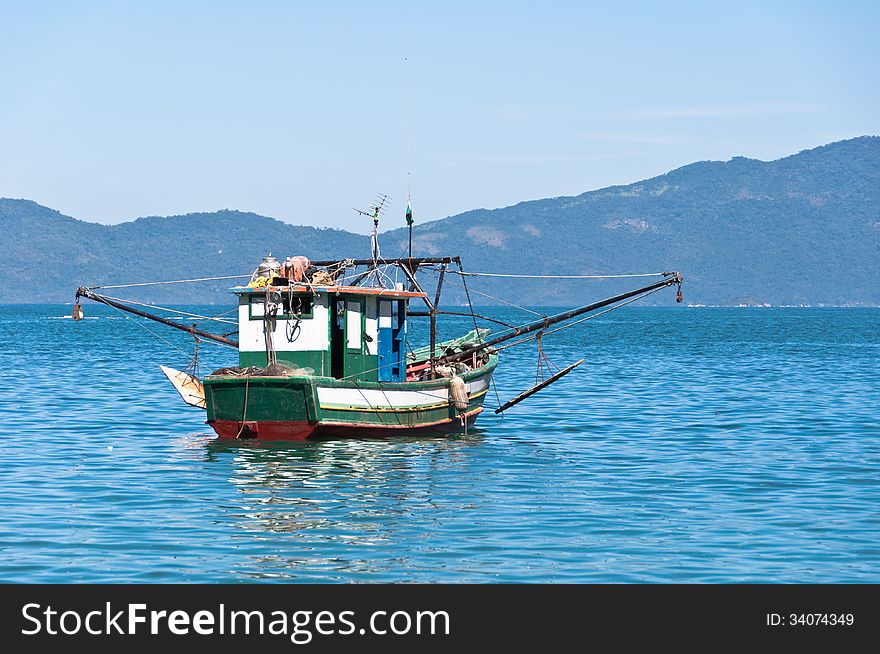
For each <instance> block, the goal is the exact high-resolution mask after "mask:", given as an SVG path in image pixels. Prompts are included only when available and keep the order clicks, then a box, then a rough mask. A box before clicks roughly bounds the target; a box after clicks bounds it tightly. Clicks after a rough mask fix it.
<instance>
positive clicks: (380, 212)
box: [354, 193, 394, 225]
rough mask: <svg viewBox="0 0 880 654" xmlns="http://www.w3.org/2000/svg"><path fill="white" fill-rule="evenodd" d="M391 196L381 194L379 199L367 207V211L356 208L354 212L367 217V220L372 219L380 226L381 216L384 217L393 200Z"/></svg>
mask: <svg viewBox="0 0 880 654" xmlns="http://www.w3.org/2000/svg"><path fill="white" fill-rule="evenodd" d="M393 199H394V198H392V197H391V196H390V195H386V194H385V193H380V194H379V197H378V198H377V199H376V201H375V202H373V203H371V204H369V205H367V211H364V210H362V209H358V208H356V207H354V210H355V211H356V212H357V213H359V214H360V215H362V216H366V217H367V218H372V219H373V222H374V223H375V224H376V225H378V224H379V216H384V215H385V211H386V210H387V208H388V205H389V204H390V203H391V200H393Z"/></svg>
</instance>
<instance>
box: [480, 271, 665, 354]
mask: <svg viewBox="0 0 880 654" xmlns="http://www.w3.org/2000/svg"><path fill="white" fill-rule="evenodd" d="M663 288H665V287H662V288H655V289H654V290H653V291H648V292H647V293H642V294H641V295H637V296H635V297H633V298H630V299H629V300H626V301H625V302H621V303H620V304H615V305H614V306H612V307H609V308H607V309H604V310H602V311H600V312H599V313H593V314H590V315H588V316H587V317H585V318H581V319H580V320H575V321H574V322H570V323H567V324H565V325H562V327H557V328H556V329H550V330H540V331H538V332H536V333H535V334H530V335H529V336H526V337H525V338H522V339H520V340H518V341H514V342H513V343H508V344H507V345H502V346H500V347H496V348H494V349H495V351H496V352H500V351H501V350H506V349H507V348H509V347H513V346H514V345H522V344H523V343H528V342H529V341H531V340H533V339H535V338H538V336H539V335H541V336H546V335H548V334H555V333H556V332H561V331H562V330H563V329H568V328H569V327H574V326H575V325H578V324H580V323H582V322H586V321H587V320H592V319H593V318H598V317H599V316H601V315H602V314H605V313H608V312H609V311H614V310H615V309H619V308H621V307H624V306H626V305H627V304H631V303H633V302H635V301H637V300H641V299H642V298H646V297H648V296H649V295H653V294H654V293H656V292H657V291H662V290H663Z"/></svg>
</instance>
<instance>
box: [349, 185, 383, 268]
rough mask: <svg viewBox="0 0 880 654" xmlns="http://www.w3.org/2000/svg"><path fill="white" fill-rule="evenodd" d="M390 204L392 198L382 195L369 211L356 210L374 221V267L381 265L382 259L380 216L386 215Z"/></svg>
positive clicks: (372, 243)
mask: <svg viewBox="0 0 880 654" xmlns="http://www.w3.org/2000/svg"><path fill="white" fill-rule="evenodd" d="M389 202H391V196H390V195H386V194H385V193H380V194H379V197H378V199H377V200H376V201H375V202H373V203H372V204H371V205H370V206H369V210H368V211H363V210H361V209H355V211H356V212H358V213H359V214H360V215H362V216H366V217H367V218H372V219H373V231H372V232H370V249H371V250H372V255H373V265H374V266H377V265H378V264H379V259H380V257H381V254H380V252H379V216H381V215H383V214H384V213H385V210H386V208H387V207H388V203H389Z"/></svg>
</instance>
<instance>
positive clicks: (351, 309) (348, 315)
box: [345, 301, 363, 350]
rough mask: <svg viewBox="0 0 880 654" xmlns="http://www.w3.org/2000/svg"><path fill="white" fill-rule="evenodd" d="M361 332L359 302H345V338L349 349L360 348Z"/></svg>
mask: <svg viewBox="0 0 880 654" xmlns="http://www.w3.org/2000/svg"><path fill="white" fill-rule="evenodd" d="M362 339H363V332H362V330H361V303H360V302H357V301H355V302H351V301H348V302H346V303H345V340H346V346H347V347H348V348H349V349H350V350H360V349H361V340H362Z"/></svg>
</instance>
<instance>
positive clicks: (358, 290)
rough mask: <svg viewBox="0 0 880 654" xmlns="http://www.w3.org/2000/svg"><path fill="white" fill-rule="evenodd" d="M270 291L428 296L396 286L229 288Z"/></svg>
mask: <svg viewBox="0 0 880 654" xmlns="http://www.w3.org/2000/svg"><path fill="white" fill-rule="evenodd" d="M267 289H268V290H269V291H279V292H284V291H287V292H289V291H291V290H293V292H294V293H315V292H317V293H343V294H345V295H373V296H376V295H379V296H382V297H388V298H398V299H404V298H416V297H418V298H424V297H428V295H427V294H426V293H420V292H418V291H398V290H397V289H394V288H374V287H370V286H316V285H311V284H310V285H306V284H294V285H290V286H262V287H259V288H251V287H249V286H233V287H232V288H230V289H229V291H230V292H231V293H235V294H236V295H252V294H257V293H259V294H262V293H265V292H266V290H267Z"/></svg>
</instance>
